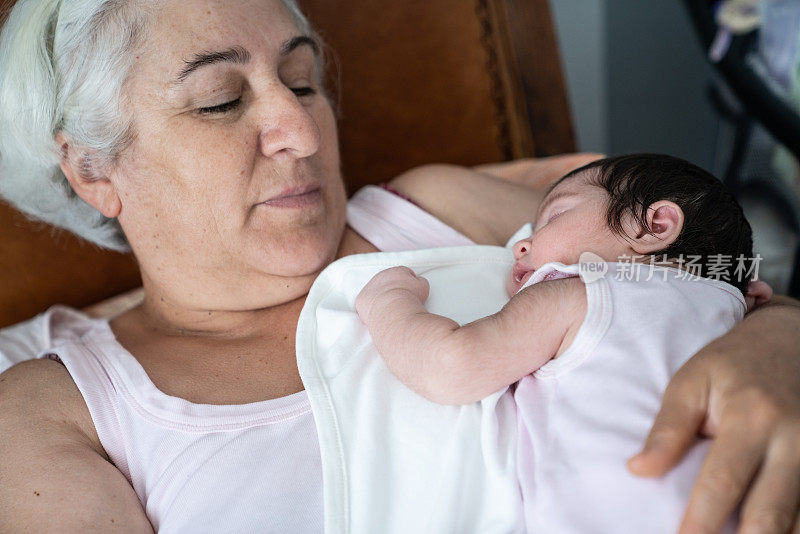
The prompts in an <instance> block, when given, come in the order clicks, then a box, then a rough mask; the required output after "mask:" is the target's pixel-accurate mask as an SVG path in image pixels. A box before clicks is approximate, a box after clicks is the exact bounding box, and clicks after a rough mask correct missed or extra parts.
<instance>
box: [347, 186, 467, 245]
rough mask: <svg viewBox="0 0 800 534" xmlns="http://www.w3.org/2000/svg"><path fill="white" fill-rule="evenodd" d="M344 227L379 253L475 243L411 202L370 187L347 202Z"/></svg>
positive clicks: (360, 191) (387, 191)
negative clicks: (371, 245)
mask: <svg viewBox="0 0 800 534" xmlns="http://www.w3.org/2000/svg"><path fill="white" fill-rule="evenodd" d="M347 224H348V225H350V227H351V228H352V229H353V230H355V231H356V232H358V233H359V234H361V236H362V237H363V238H364V239H366V240H367V241H369V242H370V243H372V244H373V245H375V247H377V248H378V250H380V251H381V252H399V251H403V250H418V249H423V248H437V247H458V246H464V245H474V244H475V243H474V242H473V241H472V240H471V239H469V238H468V237H466V236H465V235H463V234H461V233H460V232H458V231H456V230H454V229H453V228H451V227H450V226H448V225H446V224H445V223H443V222H442V221H440V220H439V219H437V218H436V217H434V216H433V215H431V214H430V213H428V212H427V211H425V210H424V209H422V208H420V207H419V206H417V205H416V204H414V203H413V202H411V201H410V200H407V199H404V198H403V197H401V196H400V195H398V194H396V193H393V192H391V191H390V190H387V189H384V188H381V187H377V186H373V185H368V186H366V187H364V188H362V189H361V190H359V191H358V192H357V193H356V194H355V195H353V197H352V198H351V199H350V201H349V202H348V203H347Z"/></svg>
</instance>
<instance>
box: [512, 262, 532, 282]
mask: <svg viewBox="0 0 800 534" xmlns="http://www.w3.org/2000/svg"><path fill="white" fill-rule="evenodd" d="M532 274H533V271H532V270H531V269H529V268H527V267H525V266H524V265H520V264H519V263H515V264H514V269H513V275H514V281H515V282H516V283H518V284H522V283H525V282H527V281H528V278H530V277H531V276H530V275H532Z"/></svg>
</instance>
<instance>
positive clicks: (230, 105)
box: [197, 96, 242, 115]
mask: <svg viewBox="0 0 800 534" xmlns="http://www.w3.org/2000/svg"><path fill="white" fill-rule="evenodd" d="M241 103H242V97H241V96H240V97H239V98H237V99H236V100H231V101H229V102H225V103H224V104H219V105H217V106H209V107H205V108H198V109H197V112H198V113H200V114H201V115H214V114H221V113H227V112H228V111H232V110H234V109H236V108H238V107H239V105H240V104H241Z"/></svg>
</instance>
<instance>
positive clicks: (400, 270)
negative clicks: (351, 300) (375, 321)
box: [356, 267, 430, 324]
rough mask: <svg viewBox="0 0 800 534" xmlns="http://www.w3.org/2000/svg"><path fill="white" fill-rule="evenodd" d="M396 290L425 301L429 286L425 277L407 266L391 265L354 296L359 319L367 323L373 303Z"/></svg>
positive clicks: (373, 306)
mask: <svg viewBox="0 0 800 534" xmlns="http://www.w3.org/2000/svg"><path fill="white" fill-rule="evenodd" d="M396 290H401V291H403V290H404V291H407V292H409V293H410V294H411V295H413V296H415V297H416V298H418V299H419V301H420V302H425V301H426V300H428V292H429V290H430V286H429V284H428V281H427V280H426V279H424V278H422V277H421V276H417V275H416V274H415V273H414V271H412V270H411V269H409V268H408V267H392V268H391V269H386V270H385V271H381V272H379V273H378V274H376V275H375V276H373V277H372V280H370V281H369V282H367V285H365V286H364V289H362V290H361V293H359V294H358V296H357V297H356V311H357V312H358V317H359V318H360V319H361V321H362V322H363V323H365V324H369V320H370V314H371V313H372V310H373V309H374V308H375V305H376V304H377V303H379V302H381V300H384V299H387V298H389V299H390V298H392V297H391V295H392V292H393V291H396Z"/></svg>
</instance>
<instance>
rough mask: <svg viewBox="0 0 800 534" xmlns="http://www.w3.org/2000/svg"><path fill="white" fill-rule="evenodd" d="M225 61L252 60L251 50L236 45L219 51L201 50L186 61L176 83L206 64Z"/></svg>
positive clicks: (245, 61) (243, 61)
mask: <svg viewBox="0 0 800 534" xmlns="http://www.w3.org/2000/svg"><path fill="white" fill-rule="evenodd" d="M223 61H229V62H231V63H239V64H243V63H247V62H248V61H250V52H248V51H247V50H246V49H245V48H242V47H241V46H234V47H233V48H229V49H227V50H223V51H219V52H201V53H199V54H196V55H195V56H194V57H193V58H192V59H189V60H186V61H184V64H185V65H186V66H185V67H184V68H183V70H182V71H181V73H180V74H179V75H178V77H177V78H176V79H175V83H176V84H179V83H181V82H183V81H184V80H185V79H186V78H188V77H189V75H190V74H191V73H193V72H194V71H196V70H197V69H199V68H200V67H205V66H206V65H212V64H214V63H220V62H223Z"/></svg>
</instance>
